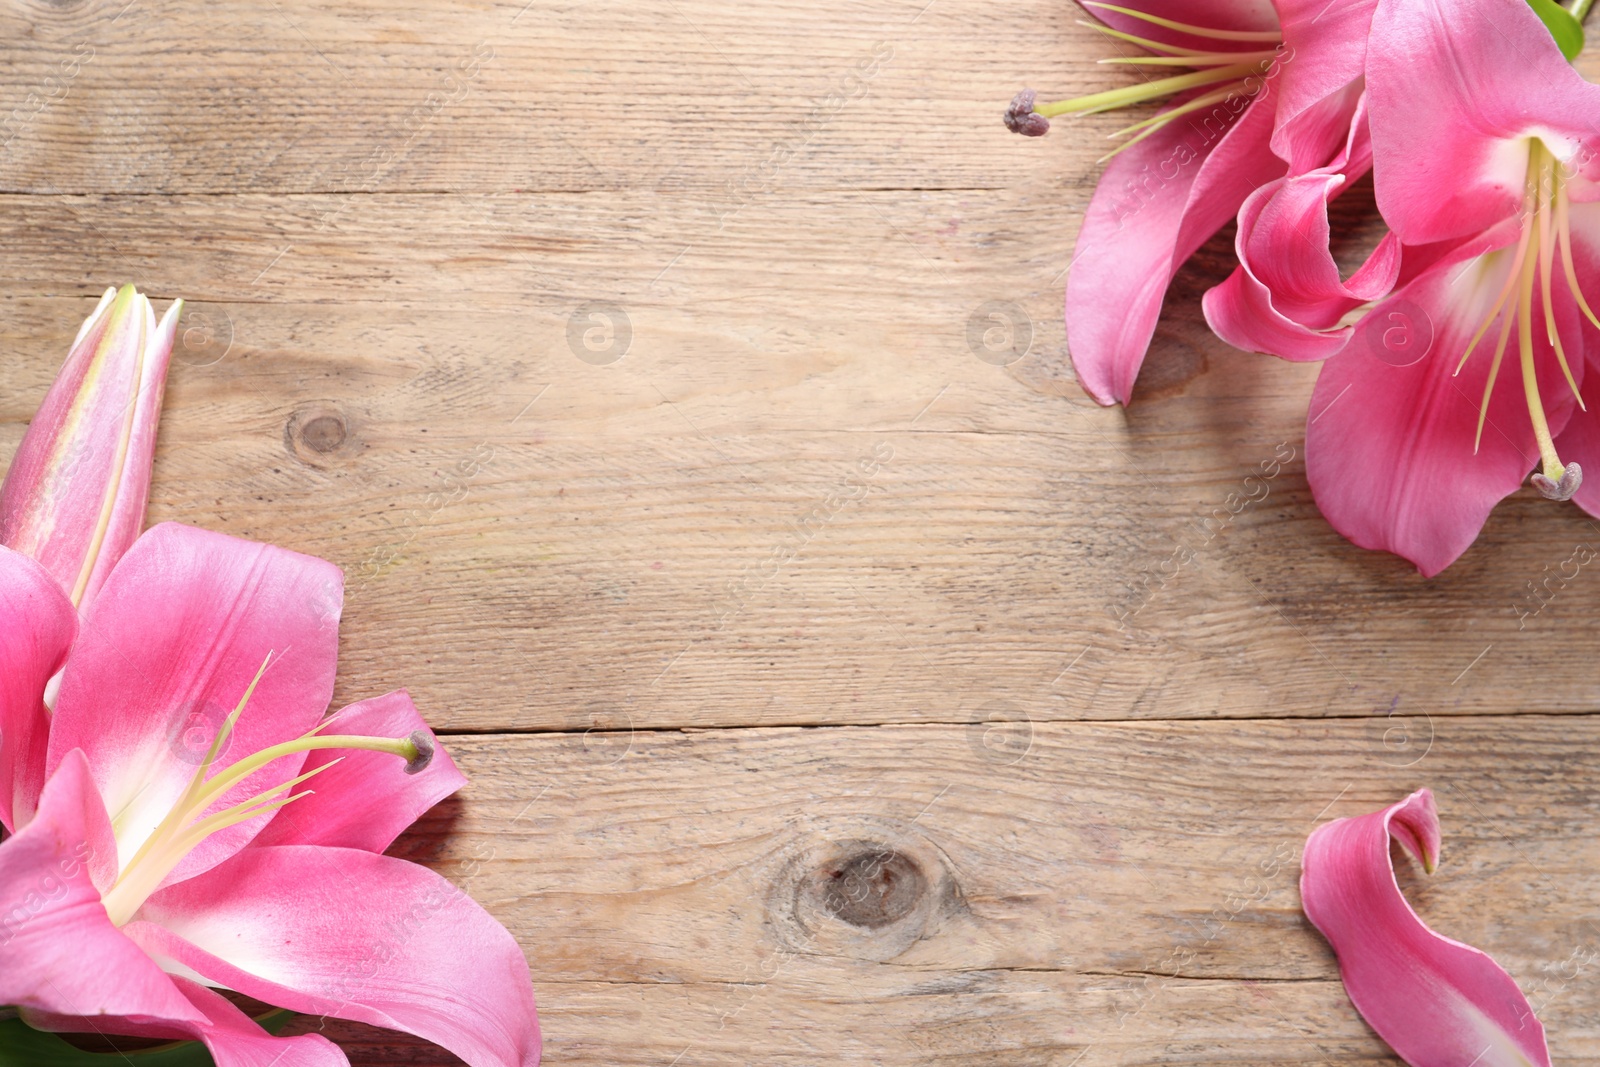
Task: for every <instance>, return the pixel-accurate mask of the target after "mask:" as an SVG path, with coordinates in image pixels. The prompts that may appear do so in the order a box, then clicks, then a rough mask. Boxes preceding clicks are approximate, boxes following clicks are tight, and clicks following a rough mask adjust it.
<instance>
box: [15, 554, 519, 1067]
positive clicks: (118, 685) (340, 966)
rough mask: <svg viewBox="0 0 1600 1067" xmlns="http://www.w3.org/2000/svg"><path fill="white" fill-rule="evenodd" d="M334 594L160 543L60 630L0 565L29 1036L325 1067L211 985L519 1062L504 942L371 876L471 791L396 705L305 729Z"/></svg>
mask: <svg viewBox="0 0 1600 1067" xmlns="http://www.w3.org/2000/svg"><path fill="white" fill-rule="evenodd" d="M342 596H343V594H342V579H341V575H340V572H339V570H338V569H337V568H336V567H334V566H333V565H332V564H329V563H325V562H323V561H321V560H317V559H313V558H310V557H307V556H301V555H298V554H296V553H292V552H288V551H285V550H283V549H279V548H275V547H273V546H270V545H260V544H254V543H251V542H247V541H241V540H238V539H235V538H230V537H225V536H222V535H220V534H213V533H207V532H205V531H201V530H197V529H193V528H190V527H185V526H179V525H175V524H163V525H161V526H157V527H155V528H154V529H152V530H150V531H149V532H148V533H146V534H145V535H144V536H143V537H142V538H140V539H139V541H138V542H137V543H136V544H135V545H134V546H133V548H132V549H130V550H129V551H128V552H127V554H126V555H125V556H124V557H123V559H122V561H121V563H120V564H119V565H118V566H117V567H116V569H115V570H114V571H113V572H112V573H111V575H110V576H109V578H108V579H107V581H106V583H105V585H104V586H103V587H102V588H101V590H100V594H99V596H98V597H97V598H96V599H95V601H94V603H93V604H92V605H91V607H90V608H89V610H88V611H87V612H86V613H85V614H84V616H83V619H82V622H81V629H80V623H79V620H78V613H77V612H76V611H75V610H74V608H73V605H72V603H71V601H70V600H69V599H68V598H67V596H66V595H65V594H64V593H63V592H62V590H61V589H60V588H59V587H58V585H57V583H56V582H55V581H54V580H53V579H52V577H51V575H49V574H48V573H47V572H46V571H45V569H44V568H43V567H41V566H40V565H39V564H37V563H35V562H34V561H33V560H31V559H28V558H27V557H25V556H23V555H22V554H20V553H17V552H12V551H10V550H7V549H0V608H4V609H5V610H7V613H8V617H9V618H10V619H12V620H13V621H12V622H11V623H8V626H7V628H6V629H5V630H4V631H3V633H0V680H3V681H0V734H3V736H4V737H5V738H6V742H7V743H6V746H5V749H3V750H0V751H4V752H6V753H7V758H9V759H11V760H12V761H14V762H16V763H18V764H20V766H19V767H18V768H17V771H16V773H15V774H14V775H13V780H14V781H15V782H16V783H17V785H16V787H15V789H14V791H13V793H12V794H11V795H10V796H9V797H7V798H6V806H5V810H4V811H3V812H0V814H3V815H4V816H5V818H4V821H5V825H6V826H7V828H8V829H11V830H12V831H14V833H13V836H11V837H9V838H7V839H6V840H5V841H4V842H3V843H0V1004H9V1005H14V1006H16V1007H17V1008H19V1009H20V1011H21V1013H22V1017H23V1019H24V1020H25V1021H27V1022H28V1023H29V1024H30V1025H33V1026H35V1027H37V1028H39V1029H45V1030H56V1031H79V1030H90V1029H94V1030H98V1031H101V1032H107V1033H126V1034H137V1035H144V1036H151V1037H165V1038H198V1039H200V1040H203V1041H204V1042H205V1043H206V1044H207V1046H208V1047H209V1048H210V1050H211V1051H212V1054H213V1056H214V1058H215V1059H216V1061H217V1063H218V1064H219V1065H222V1067H231V1065H246V1064H248V1065H265V1064H268V1063H275V1064H277V1065H278V1067H293V1065H300V1064H305V1065H319V1067H320V1065H323V1064H342V1063H344V1062H345V1059H344V1057H343V1055H342V1053H340V1052H339V1051H338V1050H337V1049H336V1048H335V1047H334V1046H332V1045H331V1044H329V1043H328V1042H326V1041H324V1040H323V1039H321V1038H320V1037H311V1036H306V1037H296V1038H276V1037H273V1036H271V1035H270V1034H267V1033H266V1031H264V1030H263V1029H262V1028H261V1027H259V1026H258V1025H256V1024H255V1023H254V1022H253V1021H251V1020H249V1019H248V1018H246V1017H244V1016H243V1015H242V1014H241V1013H240V1012H239V1011H238V1009H236V1008H234V1007H233V1006H232V1005H231V1004H230V1003H228V1002H227V1001H225V1000H223V999H222V998H221V997H218V996H217V995H216V994H214V993H212V992H210V991H209V990H208V989H207V988H206V986H216V987H222V988H226V989H231V990H236V991H238V992H240V993H243V994H245V995H247V996H250V997H254V998H256V999H258V1000H262V1001H266V1002H269V1003H272V1004H275V1005H278V1006H280V1007H284V1008H287V1009H289V1010H292V1011H296V1012H301V1013H306V1014H312V1015H326V1016H333V1017H338V1018H344V1019H353V1020H358V1021H361V1022H366V1023H370V1024H373V1025H376V1026H383V1027H390V1028H394V1029H399V1030H405V1031H408V1032H410V1033H414V1034H417V1035H419V1036H421V1037H424V1038H426V1039H428V1040H430V1041H433V1042H435V1043H437V1044H439V1045H442V1046H443V1047H445V1048H447V1049H449V1050H450V1051H452V1052H454V1053H456V1054H457V1055H458V1056H460V1057H461V1058H462V1059H463V1060H465V1061H466V1062H467V1063H469V1064H472V1065H473V1067H532V1065H534V1064H536V1063H537V1062H538V1059H539V1030H538V1023H537V1020H536V1017H535V1011H534V1002H533V991H532V986H531V984H530V980H529V976H528V967H527V962H526V960H525V959H524V957H523V954H522V951H521V949H520V948H519V947H518V945H517V943H516V942H515V941H514V940H513V939H512V937H511V936H510V934H508V933H507V932H506V930H505V929H504V928H503V927H501V926H500V925H499V924H498V923H496V922H495V921H494V919H492V918H491V917H490V916H489V915H488V914H487V913H486V912H484V911H483V909H482V908H480V907H479V906H478V905H477V904H475V903H474V902H473V901H472V900H471V899H470V898H469V897H468V896H467V895H466V894H464V893H463V892H461V891H460V890H458V889H456V888H455V887H454V886H452V885H451V884H450V883H449V882H448V881H446V880H445V879H443V878H442V877H440V876H439V875H437V874H435V873H433V872H432V871H429V870H427V869H426V868H423V867H420V866H417V865H415V864H411V863H407V862H405V861H403V860H399V859H394V858H391V857H388V856H385V855H383V851H384V849H386V848H387V847H388V846H389V844H390V843H391V842H392V841H393V840H394V838H395V837H396V835H397V834H398V833H399V832H400V831H401V830H402V829H403V828H404V827H405V826H407V825H408V824H409V823H410V822H411V821H412V820H413V819H415V818H416V817H417V816H418V815H419V814H421V813H422V812H423V811H425V810H426V809H427V808H429V807H430V806H432V805H433V804H434V803H436V802H437V801H438V800H440V799H441V798H443V797H444V796H446V795H448V794H449V793H452V792H454V791H455V790H456V789H457V788H459V787H460V786H461V785H462V784H463V782H464V781H465V779H464V778H463V776H462V775H461V773H460V772H459V771H458V770H457V769H456V767H455V765H454V763H453V762H452V761H451V760H450V757H449V756H448V755H447V754H446V753H445V752H444V751H443V750H442V749H441V748H439V747H438V746H437V743H436V742H435V740H434V738H433V735H432V734H431V733H430V732H429V731H428V729H427V727H426V726H425V725H424V724H423V722H422V720H421V718H420V716H419V715H418V714H417V711H416V709H415V707H414V706H413V705H412V703H411V700H410V699H409V697H407V696H406V694H405V693H404V692H396V693H391V694H389V695H388V696H385V697H379V698H377V699H375V700H369V701H364V702H362V703H358V704H353V705H350V706H349V707H346V708H345V709H343V710H342V711H339V712H338V713H337V714H335V715H333V716H331V717H328V718H324V717H323V709H325V708H326V706H327V702H328V699H329V697H330V695H331V693H332V689H333V680H334V671H335V657H336V653H337V642H338V619H339V613H340V609H341V603H342ZM75 633H76V638H75V639H74V635H75ZM69 644H70V645H71V648H72V655H71V657H70V659H67V661H66V667H65V670H64V672H63V675H62V682H61V688H60V695H59V701H58V703H57V705H56V708H55V713H54V716H53V719H52V720H51V721H50V722H49V724H48V730H46V725H45V722H44V718H43V717H44V712H43V707H42V688H43V684H44V680H45V679H47V678H49V677H50V676H51V675H52V674H53V673H54V672H55V671H56V670H57V669H58V668H59V666H60V664H61V663H62V661H63V658H64V657H65V654H66V651H67V648H68V646H69ZM229 709H231V710H229ZM19 737H20V738H22V739H23V742H22V743H20V744H17V745H13V744H12V741H13V739H14V738H19ZM302 785H304V786H305V787H306V788H303V789H298V790H297V787H299V786H302Z"/></svg>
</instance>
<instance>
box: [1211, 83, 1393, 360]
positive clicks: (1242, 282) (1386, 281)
mask: <svg viewBox="0 0 1600 1067" xmlns="http://www.w3.org/2000/svg"><path fill="white" fill-rule="evenodd" d="M1371 167H1372V138H1371V136H1370V134H1369V133H1368V127H1367V122H1366V115H1365V109H1364V106H1361V105H1358V107H1357V109H1356V112H1355V117H1354V121H1353V122H1352V123H1351V124H1350V127H1349V138H1348V140H1347V142H1346V144H1345V147H1344V149H1343V150H1342V151H1341V152H1340V153H1339V155H1338V156H1337V157H1336V158H1335V159H1334V160H1333V161H1332V162H1331V163H1330V164H1328V166H1326V167H1322V168H1319V169H1317V170H1312V171H1308V172H1306V173H1304V174H1292V175H1290V176H1288V177H1286V178H1282V179H1280V180H1278V181H1276V182H1271V183H1268V184H1267V185H1264V186H1262V187H1261V188H1260V189H1258V190H1256V191H1255V192H1254V193H1252V194H1251V195H1250V197H1249V198H1248V199H1247V200H1246V201H1245V202H1244V206H1243V207H1242V208H1240V209H1239V230H1238V236H1237V237H1236V238H1235V240H1234V249H1235V251H1236V252H1237V253H1238V256H1239V266H1238V267H1237V268H1236V269H1235V270H1234V273H1233V274H1232V275H1231V276H1229V278H1228V279H1227V280H1226V281H1224V282H1223V283H1222V284H1221V285H1219V286H1216V287H1215V288H1213V289H1212V290H1211V291H1210V292H1208V293H1207V294H1206V296H1205V300H1204V307H1205V312H1206V321H1207V323H1209V324H1210V326H1211V328H1212V330H1213V331H1214V332H1215V333H1216V334H1217V336H1218V337H1220V338H1222V339H1223V340H1224V341H1226V342H1228V343H1229V344H1231V345H1233V346H1234V347H1236V348H1243V349H1245V350H1247V351H1255V352H1267V353H1270V354H1272V355H1275V356H1281V357H1283V358H1285V359H1291V360H1318V359H1327V358H1328V357H1329V356H1332V355H1333V354H1334V353H1336V352H1338V351H1339V350H1340V349H1342V348H1343V347H1344V345H1345V343H1346V342H1347V341H1348V340H1349V338H1350V334H1351V332H1352V331H1351V327H1349V326H1340V325H1339V322H1340V320H1341V318H1343V317H1344V316H1345V315H1347V314H1349V313H1350V312H1352V311H1354V310H1355V309H1357V308H1358V307H1360V306H1361V305H1362V304H1364V303H1367V302H1368V301H1371V300H1376V299H1378V298H1379V297H1382V296H1383V295H1384V294H1386V293H1387V292H1388V291H1389V290H1390V289H1391V288H1393V286H1394V283H1395V281H1396V279H1397V278H1398V277H1399V275H1400V261H1401V257H1400V242H1399V240H1398V239H1397V238H1396V237H1395V236H1394V235H1393V234H1387V235H1385V237H1384V239H1383V240H1382V241H1381V242H1379V244H1378V247H1377V248H1376V249H1375V250H1374V251H1373V253H1372V254H1371V256H1369V257H1368V259H1367V261H1366V262H1365V263H1363V264H1362V265H1361V267H1360V268H1359V269H1358V270H1357V271H1356V272H1355V273H1354V274H1353V275H1351V276H1350V278H1349V279H1348V280H1344V279H1341V278H1340V275H1339V267H1338V264H1337V263H1335V262H1334V258H1333V253H1332V251H1331V250H1330V246H1329V240H1330V236H1331V231H1330V227H1329V225H1328V203H1329V201H1331V200H1332V199H1333V198H1334V197H1336V196H1338V195H1339V194H1340V193H1341V192H1343V191H1344V190H1345V189H1346V188H1348V187H1349V183H1350V181H1351V180H1353V179H1355V178H1358V177H1360V176H1361V175H1363V174H1365V173H1366V172H1367V171H1368V170H1370V169H1371Z"/></svg>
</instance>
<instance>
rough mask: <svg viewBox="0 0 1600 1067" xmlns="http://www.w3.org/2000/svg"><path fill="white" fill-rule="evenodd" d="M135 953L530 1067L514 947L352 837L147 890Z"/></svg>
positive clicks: (521, 963) (453, 896)
mask: <svg viewBox="0 0 1600 1067" xmlns="http://www.w3.org/2000/svg"><path fill="white" fill-rule="evenodd" d="M124 929H125V930H126V931H127V933H128V936H129V937H131V938H133V939H134V940H136V941H138V942H139V943H140V944H141V945H142V946H143V947H144V948H145V949H146V950H147V951H149V952H150V953H151V954H153V955H157V956H160V957H163V958H166V959H172V960H176V961H178V962H179V963H181V964H183V965H184V966H186V967H188V968H190V969H192V970H193V971H195V972H196V973H198V974H201V975H204V976H205V977H206V978H207V979H209V980H211V981H213V982H218V983H221V984H222V985H225V986H227V987H228V988H230V989H236V990H238V991H239V992H241V993H244V994H245V995H246V996H252V997H256V998H258V999H260V1000H264V1001H267V1002H268V1003H271V1004H277V1005H280V1006H282V1007H285V1008H289V1009H290V1010H292V1011H298V1012H302V1013H305V1014H311V1015H330V1016H334V1017H336V1018H340V1019H353V1020H357V1021H360V1022H366V1023H371V1024H372V1025H374V1026H385V1027H389V1028H391V1029H395V1030H404V1031H406V1032H407V1033H412V1034H416V1035H417V1036H419V1037H423V1038H426V1039H427V1040H429V1041H432V1042H435V1043H436V1044H439V1045H442V1046H444V1047H445V1048H447V1049H449V1050H450V1051H451V1052H454V1053H455V1054H456V1055H458V1056H460V1057H461V1058H462V1059H464V1060H466V1061H467V1063H469V1064H471V1065H472V1067H535V1065H537V1064H538V1062H539V1024H538V1020H537V1017H536V1015H535V1012H534V1003H533V986H532V984H531V982H530V980H529V977H528V964H527V960H526V959H525V958H524V957H523V954H522V949H521V948H520V947H519V946H518V945H517V942H516V941H515V940H514V939H513V938H512V937H511V935H510V934H509V933H507V932H506V929H505V928H504V927H503V926H501V925H500V924H499V923H497V922H495V920H494V919H493V918H492V917H491V916H490V915H489V914H488V913H487V912H485V911H484V910H483V909H482V908H481V907H479V906H478V905H477V904H476V903H475V902H474V901H473V900H472V898H471V897H469V896H468V895H467V894H466V893H465V892H463V891H462V890H460V889H458V888H456V887H455V886H453V885H451V884H450V883H449V882H447V881H446V880H445V879H443V878H441V877H440V876H439V875H437V874H435V873H434V872H432V871H430V870H428V869H426V868H424V867H419V866H417V865H416V864H414V863H407V862H405V861H403V860H398V859H395V858H393V857H390V856H379V855H374V854H373V853H371V852H367V851H364V850H360V849H347V848H324V847H320V846H315V845H279V846H273V847H270V848H267V847H261V848H257V847H252V848H247V849H244V850H242V851H240V852H238V853H236V854H235V855H234V856H233V857H232V858H231V859H229V860H227V861H225V862H224V863H222V864H221V865H219V866H217V867H214V868H212V869H211V870H209V871H206V872H205V873H204V874H201V875H199V876H197V877H195V878H191V879H189V880H188V881H185V882H179V883H177V884H176V885H171V886H168V887H167V888H166V889H163V890H161V891H159V892H157V893H156V894H155V895H154V896H152V897H151V898H150V899H149V900H148V901H146V903H145V905H144V908H143V909H142V910H141V911H140V913H139V916H138V917H137V918H136V919H135V920H134V921H133V922H131V923H129V924H128V925H127V926H126V927H125V928H124Z"/></svg>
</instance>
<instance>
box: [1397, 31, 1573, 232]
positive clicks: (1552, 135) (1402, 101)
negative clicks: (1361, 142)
mask: <svg viewBox="0 0 1600 1067" xmlns="http://www.w3.org/2000/svg"><path fill="white" fill-rule="evenodd" d="M1370 41H1371V43H1370V46H1369V54H1368V57H1367V64H1368V66H1367V85H1368V90H1367V91H1368V95H1369V97H1370V104H1371V108H1372V137H1373V142H1374V149H1375V151H1376V154H1377V157H1378V159H1379V161H1380V162H1379V165H1378V168H1377V175H1376V180H1377V192H1378V207H1379V209H1380V210H1381V211H1382V212H1383V217H1384V219H1385V220H1386V221H1387V222H1388V223H1389V226H1390V228H1391V229H1393V230H1394V231H1395V232H1396V233H1397V234H1399V235H1400V239H1401V240H1402V241H1404V242H1405V243H1406V244H1407V245H1413V244H1425V243H1430V242H1433V241H1441V240H1447V239H1450V238H1455V237H1462V236H1466V235H1470V234H1477V233H1481V232H1483V231H1485V230H1488V229H1489V228H1491V227H1492V226H1494V225H1495V224H1496V223H1499V222H1501V221H1503V220H1505V219H1509V218H1512V217H1513V216H1515V215H1516V214H1517V213H1518V212H1519V211H1520V210H1521V206H1522V196H1523V188H1524V181H1525V178H1526V171H1527V152H1526V150H1525V146H1520V145H1513V144H1511V143H1510V142H1512V141H1514V140H1516V139H1519V138H1525V137H1528V136H1532V135H1537V136H1539V137H1540V138H1541V139H1543V140H1544V142H1545V143H1546V144H1547V145H1549V146H1550V148H1551V149H1552V150H1553V151H1554V152H1555V153H1556V155H1557V156H1559V157H1560V158H1562V159H1563V160H1566V161H1567V162H1568V163H1569V165H1572V166H1576V167H1579V168H1581V169H1582V171H1583V172H1584V174H1585V175H1586V176H1587V177H1588V178H1590V179H1593V178H1595V177H1597V176H1600V128H1597V127H1596V126H1595V124H1594V122H1593V118H1594V116H1595V115H1596V114H1597V113H1600V86H1597V85H1591V84H1590V83H1589V82H1587V81H1585V80H1584V78H1583V76H1582V75H1580V74H1579V73H1578V72H1577V71H1576V70H1574V69H1573V68H1572V66H1571V65H1570V64H1568V63H1567V61H1566V59H1565V58H1564V57H1563V56H1562V54H1561V49H1560V48H1559V47H1557V45H1556V43H1555V41H1554V40H1553V39H1552V38H1551V36H1550V32H1549V31H1548V30H1547V29H1545V27H1544V23H1542V22H1540V21H1539V17H1538V16H1537V15H1535V14H1534V13H1533V10H1532V9H1531V8H1530V7H1529V6H1528V5H1527V3H1526V0H1474V2H1473V3H1470V4H1453V3H1452V4H1446V3H1442V2H1441V0H1404V2H1398V0H1382V2H1380V3H1379V5H1378V10H1377V13H1376V15H1374V17H1373V22H1372V36H1371V39H1370ZM1572 195H1573V197H1574V198H1575V199H1584V198H1585V194H1584V192H1583V190H1582V189H1581V188H1579V187H1576V186H1575V187H1574V189H1573V190H1572ZM1588 196H1589V198H1593V194H1592V193H1591V194H1588Z"/></svg>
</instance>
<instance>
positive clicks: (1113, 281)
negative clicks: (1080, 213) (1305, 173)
mask: <svg viewBox="0 0 1600 1067" xmlns="http://www.w3.org/2000/svg"><path fill="white" fill-rule="evenodd" d="M1271 97H1272V91H1271V88H1270V85H1269V87H1268V88H1265V89H1263V90H1262V91H1261V92H1260V93H1259V94H1258V95H1257V97H1256V98H1255V99H1254V100H1252V101H1251V102H1250V103H1249V104H1248V105H1247V106H1245V107H1244V108H1243V111H1242V114H1241V116H1240V117H1239V118H1238V119H1237V121H1234V122H1233V123H1232V125H1231V126H1229V127H1228V128H1227V132H1225V133H1223V132H1221V126H1220V123H1217V122H1214V121H1213V120H1211V119H1209V118H1208V119H1206V120H1205V121H1204V122H1203V123H1191V122H1173V123H1171V124H1169V125H1167V126H1165V127H1163V128H1162V129H1160V130H1159V131H1157V132H1156V133H1155V134H1153V135H1152V136H1150V137H1149V138H1147V139H1145V140H1144V141H1142V142H1140V143H1139V144H1137V145H1135V146H1133V147H1132V148H1130V149H1128V150H1127V151H1125V152H1123V153H1122V154H1121V155H1118V156H1117V157H1116V158H1115V159H1113V160H1112V161H1111V162H1110V164H1109V165H1107V167H1106V170H1105V174H1104V175H1102V176H1101V179H1100V184H1099V186H1098V187H1097V188H1096V189H1095V193H1094V198H1093V199H1092V200H1091V201H1090V203H1089V210H1088V211H1087V213H1086V214H1085V215H1084V219H1083V226H1082V228H1081V229H1080V230H1079V231H1078V244H1077V250H1076V251H1075V252H1074V254H1073V265H1072V271H1071V274H1070V275H1069V276H1068V278H1067V300H1066V308H1067V311H1066V313H1067V347H1068V350H1069V352H1070V355H1071V356H1072V365H1073V367H1074V369H1075V370H1076V371H1077V374H1078V381H1079V383H1080V384H1081V385H1082V386H1083V388H1084V389H1085V390H1086V391H1087V392H1088V393H1089V395H1090V396H1092V397H1094V398H1095V400H1097V401H1099V402H1100V403H1102V404H1113V403H1119V402H1120V403H1123V404H1126V403H1127V402H1128V400H1129V398H1130V397H1132V395H1133V383H1134V379H1135V378H1136V377H1138V374H1139V367H1140V366H1141V365H1142V364H1143V363H1144V356H1145V352H1146V351H1147V350H1148V349H1149V347H1150V338H1151V337H1152V336H1153V335H1154V333H1155V329H1156V321H1157V320H1158V319H1159V318H1160V315H1161V303H1162V300H1163V299H1164V298H1165V297H1166V292H1167V285H1168V284H1169V283H1170V282H1171V281H1172V276H1173V275H1174V274H1175V273H1177V270H1178V268H1179V267H1180V266H1182V264H1183V262H1184V261H1185V260H1186V259H1188V258H1189V257H1190V256H1191V255H1193V254H1194V252H1195V250H1196V249H1197V248H1199V247H1200V246H1201V245H1202V244H1203V243H1205V241H1206V239H1207V238H1209V237H1210V236H1211V235H1212V234H1213V233H1215V232H1216V231H1217V230H1218V229H1219V228H1220V227H1221V226H1222V224H1223V223H1225V222H1226V221H1227V220H1228V219H1229V218H1231V217H1232V216H1233V214H1234V212H1236V211H1237V210H1238V209H1239V205H1240V204H1242V203H1243V202H1244V200H1245V198H1246V197H1247V196H1249V195H1250V193H1251V192H1252V191H1253V190H1254V189H1255V188H1257V187H1258V186H1260V185H1263V184H1265V183H1266V182H1269V181H1272V180H1273V179H1275V178H1277V177H1279V176H1281V175H1282V174H1283V172H1284V164H1283V161H1282V160H1280V159H1278V158H1277V157H1275V156H1274V155H1273V154H1272V152H1271V149H1270V148H1269V147H1268V143H1267V141H1268V138H1269V137H1270V135H1271V133H1272V114H1273V107H1274V106H1275V105H1274V101H1273V100H1272V99H1271ZM1218 107H1219V109H1221V110H1222V111H1223V112H1224V113H1227V112H1228V110H1229V109H1228V107H1227V106H1226V105H1218Z"/></svg>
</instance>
